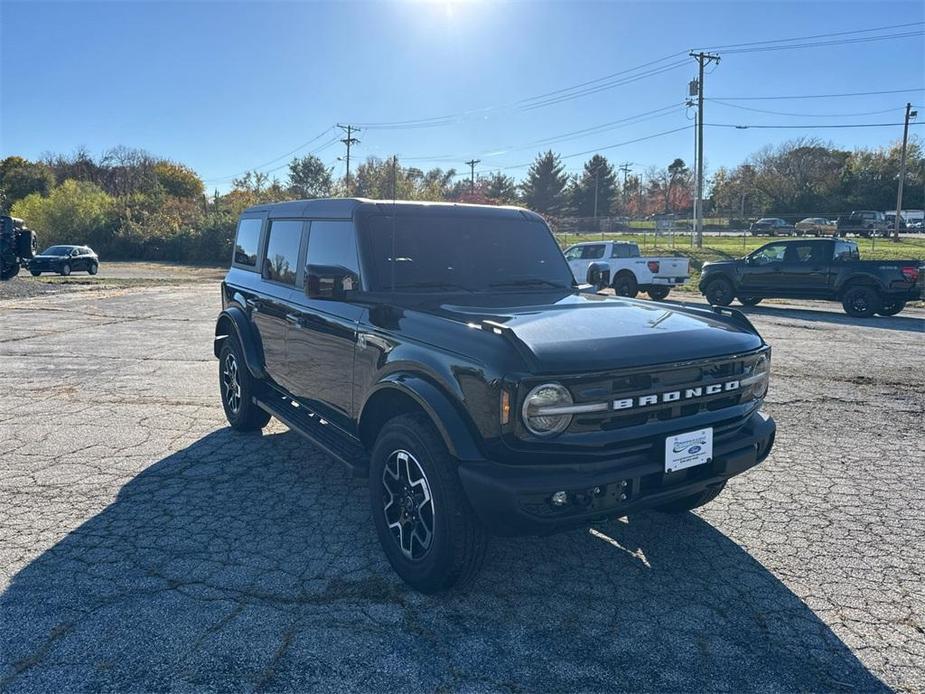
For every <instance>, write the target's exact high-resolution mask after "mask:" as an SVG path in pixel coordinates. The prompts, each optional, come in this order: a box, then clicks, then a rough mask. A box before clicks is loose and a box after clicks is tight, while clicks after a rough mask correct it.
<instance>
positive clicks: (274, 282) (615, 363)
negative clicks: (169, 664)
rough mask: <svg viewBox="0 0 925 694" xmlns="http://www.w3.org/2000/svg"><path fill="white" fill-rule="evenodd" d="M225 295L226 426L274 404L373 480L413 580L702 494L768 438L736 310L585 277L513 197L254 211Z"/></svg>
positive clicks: (440, 585) (765, 354) (763, 376)
mask: <svg viewBox="0 0 925 694" xmlns="http://www.w3.org/2000/svg"><path fill="white" fill-rule="evenodd" d="M222 304H223V310H222V312H221V314H220V316H219V318H218V321H217V324H216V327H215V345H214V351H215V356H216V357H218V359H219V384H220V390H221V397H222V405H223V406H224V409H225V414H226V416H227V418H228V421H229V423H230V424H231V426H232V427H234V428H235V429H239V430H256V429H260V428H262V427H263V426H265V425H266V424H267V422H268V421H269V419H270V417H271V415H272V416H274V417H276V418H277V419H279V420H280V421H281V422H283V423H284V424H286V425H287V426H289V427H290V428H292V429H294V430H296V431H298V432H299V433H301V434H303V435H305V436H306V437H307V438H309V439H310V440H311V441H313V442H314V443H315V444H316V445H317V446H319V447H320V448H322V449H323V450H325V451H327V452H328V453H330V454H331V455H332V456H333V457H334V458H337V459H338V460H340V461H342V462H343V463H345V464H346V465H347V466H348V467H349V468H350V469H352V470H353V472H354V473H355V474H356V475H358V476H361V477H367V478H368V480H369V492H370V501H371V505H372V517H373V520H374V522H375V525H376V530H377V533H378V535H379V539H380V541H381V543H382V546H383V549H384V550H385V554H386V556H387V557H388V560H389V562H390V563H391V564H392V566H393V567H394V569H395V571H396V572H397V573H398V574H399V575H400V576H401V577H402V578H403V579H404V580H405V581H407V582H408V583H409V584H411V585H412V586H414V587H415V588H417V589H419V590H421V591H425V592H434V591H439V590H443V589H446V588H449V587H450V586H451V585H453V584H454V583H458V582H462V581H465V580H467V579H469V578H471V577H472V576H474V575H475V573H476V572H477V571H478V568H479V566H480V564H481V562H482V559H483V557H484V554H485V547H486V541H487V537H488V536H489V535H490V534H507V535H514V534H546V533H551V532H555V531H558V530H562V529H566V528H572V527H576V526H581V525H583V524H587V523H589V522H591V521H594V520H599V519H604V518H608V517H609V518H614V517H619V516H623V515H626V514H628V513H632V512H635V511H640V510H642V509H650V508H654V509H659V510H663V511H674V512H678V511H686V510H689V509H692V508H695V507H697V506H701V505H703V504H705V503H707V502H708V501H710V500H712V499H714V498H715V497H716V496H717V495H718V494H719V493H720V492H721V491H722V489H723V487H724V485H725V484H726V481H727V480H728V479H729V478H730V477H732V476H734V475H737V474H739V473H741V472H743V471H744V470H747V469H748V468H750V467H752V466H754V465H756V464H757V463H759V462H761V461H762V460H764V459H765V457H766V456H767V455H768V453H769V452H770V450H771V447H772V445H773V443H774V433H775V425H774V421H773V420H772V419H771V418H770V417H768V416H767V415H765V414H763V413H762V412H761V411H760V407H761V404H762V401H763V399H764V397H765V393H766V392H767V389H768V377H769V371H770V348H769V347H768V345H767V344H766V343H765V342H764V340H762V338H761V337H760V336H759V335H758V333H757V332H756V331H755V329H754V327H753V326H752V325H751V324H750V323H749V322H748V320H747V319H746V318H745V317H744V316H743V315H742V314H741V313H739V312H737V311H733V310H730V309H721V308H716V309H710V308H693V307H678V306H668V305H665V304H658V303H654V302H642V301H635V300H632V299H626V298H622V297H613V296H602V295H599V294H596V293H593V289H592V288H590V287H588V286H578V285H576V283H575V280H574V278H573V276H572V273H571V271H570V270H569V266H568V264H567V263H566V261H565V258H564V257H563V255H562V252H561V251H560V249H559V247H558V245H557V244H556V241H555V239H554V238H553V236H552V234H551V233H550V231H549V228H548V227H547V226H546V224H545V222H544V221H543V219H542V218H541V217H539V216H538V215H536V214H534V213H532V212H528V211H527V210H523V209H519V208H513V207H488V206H475V205H452V204H429V203H408V202H398V203H393V202H378V201H372V200H361V199H342V200H311V201H296V202H285V203H279V204H274V205H263V206H259V207H253V208H251V209H248V210H246V211H245V212H244V213H243V214H242V215H241V219H240V221H239V224H238V230H237V239H236V242H235V246H234V257H233V260H232V265H231V269H230V270H229V272H228V274H227V276H226V278H225V281H224V282H223V284H222Z"/></svg>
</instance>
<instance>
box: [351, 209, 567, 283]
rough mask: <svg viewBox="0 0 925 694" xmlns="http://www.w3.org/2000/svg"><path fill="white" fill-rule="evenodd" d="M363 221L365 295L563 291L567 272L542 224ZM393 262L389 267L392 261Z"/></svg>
mask: <svg viewBox="0 0 925 694" xmlns="http://www.w3.org/2000/svg"><path fill="white" fill-rule="evenodd" d="M394 232H395V233H394V238H393V218H392V217H384V216H375V217H370V218H369V219H368V220H367V221H366V224H365V225H363V227H362V229H361V234H362V239H363V246H364V253H363V257H364V265H365V268H366V271H367V276H368V284H369V288H370V289H371V290H372V291H387V290H389V288H390V287H391V286H392V284H393V282H394V288H395V290H396V291H426V290H428V289H429V290H440V291H447V290H449V291H454V290H458V291H470V292H480V291H489V290H491V291H499V290H504V289H505V288H518V289H524V288H527V289H530V288H537V289H541V288H544V287H545V288H549V287H559V288H571V287H572V286H573V285H574V278H573V277H572V272H571V270H569V267H568V264H567V263H566V262H565V257H564V256H563V255H562V251H561V250H560V249H559V246H558V245H557V244H556V242H555V239H553V237H552V234H550V233H549V230H548V229H547V227H546V226H545V225H544V224H541V223H540V222H534V221H530V220H526V219H497V218H491V217H477V216H468V215H467V216H465V217H463V216H458V217H451V216H446V217H440V216H420V217H398V218H397V221H395V222H394ZM393 258H394V262H393V260H392V259H393Z"/></svg>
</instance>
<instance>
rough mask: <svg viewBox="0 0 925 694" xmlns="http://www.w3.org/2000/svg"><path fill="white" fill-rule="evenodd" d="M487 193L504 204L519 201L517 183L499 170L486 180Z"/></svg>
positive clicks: (490, 197)
mask: <svg viewBox="0 0 925 694" xmlns="http://www.w3.org/2000/svg"><path fill="white" fill-rule="evenodd" d="M485 195H486V196H487V197H488V198H489V199H491V200H493V201H494V202H498V203H501V204H503V205H510V204H513V203H515V202H517V183H516V182H515V181H514V179H513V178H511V177H510V176H505V175H504V174H503V173H501V172H500V171H498V172H497V173H493V174H492V175H491V176H489V177H488V178H487V179H486V180H485Z"/></svg>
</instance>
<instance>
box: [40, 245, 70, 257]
mask: <svg viewBox="0 0 925 694" xmlns="http://www.w3.org/2000/svg"><path fill="white" fill-rule="evenodd" d="M70 252H71V247H70V246H51V247H50V248H46V249H45V250H44V251H42V255H68V254H69V253H70Z"/></svg>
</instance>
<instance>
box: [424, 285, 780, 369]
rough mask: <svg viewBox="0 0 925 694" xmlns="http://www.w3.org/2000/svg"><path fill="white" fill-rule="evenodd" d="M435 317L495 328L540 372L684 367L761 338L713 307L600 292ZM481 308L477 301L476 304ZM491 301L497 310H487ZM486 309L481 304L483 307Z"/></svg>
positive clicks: (526, 298) (458, 308)
mask: <svg viewBox="0 0 925 694" xmlns="http://www.w3.org/2000/svg"><path fill="white" fill-rule="evenodd" d="M458 300H459V302H458V303H455V304H441V305H440V306H439V307H434V308H433V310H432V312H433V313H435V314H437V315H442V316H443V317H444V318H448V319H451V320H455V321H460V322H465V323H467V324H469V325H470V326H473V327H475V326H483V327H484V322H485V321H489V324H488V326H487V327H488V329H489V330H491V329H492V325H497V326H498V327H499V330H500V336H499V337H500V339H504V338H505V337H507V339H510V340H512V341H513V342H514V343H515V344H516V345H517V347H518V348H519V349H520V351H521V353H524V354H525V357H527V358H528V360H529V361H531V362H533V363H532V364H531V367H532V368H534V369H536V371H537V372H538V373H568V372H579V371H599V370H608V369H619V368H625V367H633V366H648V365H654V364H664V363H674V362H683V361H689V360H695V359H707V358H710V357H719V356H725V355H730V354H739V353H743V352H748V351H751V350H754V349H758V348H759V347H761V346H762V345H763V344H764V341H763V340H762V339H761V337H760V336H759V335H758V334H757V333H756V332H754V331H753V330H749V329H748V328H749V324H748V323H747V321H743V322H741V323H737V322H736V321H735V320H733V319H732V318H730V317H729V316H723V315H719V314H714V313H712V312H711V311H710V309H709V308H707V307H704V308H700V307H684V306H674V305H669V304H663V303H654V302H649V301H636V300H632V299H623V298H618V297H612V296H601V295H597V294H577V293H569V294H566V295H564V296H563V295H562V294H561V293H555V294H550V293H546V292H534V293H529V294H527V293H525V294H503V295H494V296H491V297H486V296H484V295H482V296H476V295H473V296H471V297H469V296H466V297H462V296H460V297H458ZM476 302H478V303H476ZM486 302H490V303H491V304H492V305H488V306H486V305H484V303H486ZM479 304H482V305H479Z"/></svg>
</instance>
